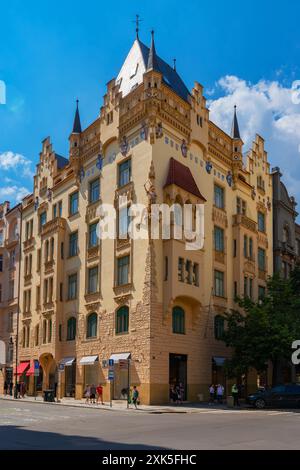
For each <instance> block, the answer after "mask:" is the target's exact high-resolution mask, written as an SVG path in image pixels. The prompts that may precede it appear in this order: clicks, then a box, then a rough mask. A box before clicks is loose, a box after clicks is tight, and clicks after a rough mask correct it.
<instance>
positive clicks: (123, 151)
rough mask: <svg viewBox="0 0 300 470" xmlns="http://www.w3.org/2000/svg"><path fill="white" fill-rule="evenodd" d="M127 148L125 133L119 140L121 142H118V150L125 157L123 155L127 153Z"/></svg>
mask: <svg viewBox="0 0 300 470" xmlns="http://www.w3.org/2000/svg"><path fill="white" fill-rule="evenodd" d="M128 149H129V144H128V140H127V137H126V135H124V137H123V139H122V141H121V144H120V151H121V154H122V155H123V157H125V155H127V152H128Z"/></svg>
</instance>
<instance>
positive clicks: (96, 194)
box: [89, 178, 100, 203]
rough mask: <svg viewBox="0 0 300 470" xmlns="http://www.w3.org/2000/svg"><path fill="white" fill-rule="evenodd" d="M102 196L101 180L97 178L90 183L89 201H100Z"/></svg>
mask: <svg viewBox="0 0 300 470" xmlns="http://www.w3.org/2000/svg"><path fill="white" fill-rule="evenodd" d="M99 198H100V180H99V178H97V179H96V180H94V181H91V182H90V184H89V201H90V203H93V202H96V201H99Z"/></svg>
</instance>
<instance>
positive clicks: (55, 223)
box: [42, 217, 66, 237]
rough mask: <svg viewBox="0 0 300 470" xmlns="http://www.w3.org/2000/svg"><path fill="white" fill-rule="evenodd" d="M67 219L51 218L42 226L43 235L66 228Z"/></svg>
mask: <svg viewBox="0 0 300 470" xmlns="http://www.w3.org/2000/svg"><path fill="white" fill-rule="evenodd" d="M65 227H66V220H65V219H63V218H62V217H56V218H55V219H53V220H49V222H46V223H45V225H43V227H42V236H43V237H44V236H46V235H50V234H51V233H55V232H58V231H59V230H65Z"/></svg>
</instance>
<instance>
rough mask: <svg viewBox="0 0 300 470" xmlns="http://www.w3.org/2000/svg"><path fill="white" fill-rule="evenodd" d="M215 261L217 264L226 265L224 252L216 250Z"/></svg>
mask: <svg viewBox="0 0 300 470" xmlns="http://www.w3.org/2000/svg"><path fill="white" fill-rule="evenodd" d="M215 261H216V262H217V263H222V264H225V253H224V251H216V250H215Z"/></svg>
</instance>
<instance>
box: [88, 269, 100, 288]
mask: <svg viewBox="0 0 300 470" xmlns="http://www.w3.org/2000/svg"><path fill="white" fill-rule="evenodd" d="M95 292H98V266H93V267H92V268H90V269H89V270H88V294H94V293H95Z"/></svg>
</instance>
